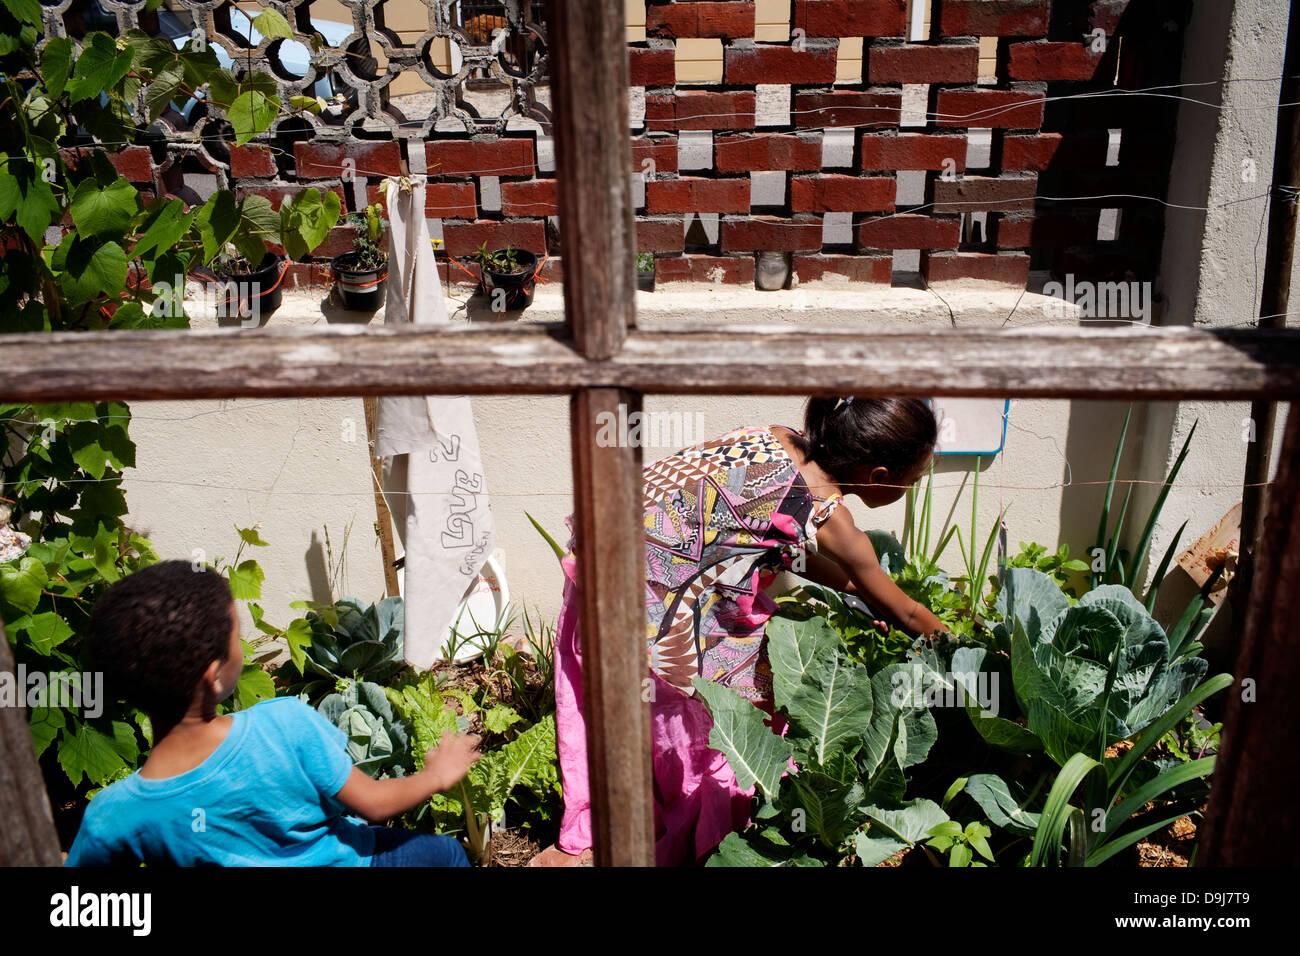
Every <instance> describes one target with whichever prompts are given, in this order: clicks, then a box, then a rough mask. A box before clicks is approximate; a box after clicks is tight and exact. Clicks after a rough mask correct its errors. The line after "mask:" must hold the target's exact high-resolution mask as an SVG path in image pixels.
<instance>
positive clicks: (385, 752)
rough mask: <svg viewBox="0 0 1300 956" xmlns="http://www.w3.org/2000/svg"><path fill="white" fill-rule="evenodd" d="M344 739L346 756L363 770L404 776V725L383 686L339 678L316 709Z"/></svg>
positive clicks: (406, 742)
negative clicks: (344, 736) (346, 745)
mask: <svg viewBox="0 0 1300 956" xmlns="http://www.w3.org/2000/svg"><path fill="white" fill-rule="evenodd" d="M316 709H317V710H318V711H319V712H320V713H321V715H322V716H323V717H324V718H325V719H326V720H328V721H329V722H330V723H332V724H333V725H334V726H336V727H338V728H339V729H340V730H341V731H343V733H344V734H346V735H347V738H348V747H347V749H348V756H349V757H351V758H352V763H353V764H354V765H355V766H356V767H357V769H358V770H361V771H362V772H363V773H365V774H367V775H369V776H371V777H374V778H375V779H380V778H382V777H404V776H406V770H407V759H408V752H409V747H410V734H409V733H408V732H407V729H406V725H405V724H404V723H403V721H402V720H401V719H400V718H399V717H398V716H397V715H396V714H394V713H393V706H392V704H391V703H390V702H389V700H388V697H387V696H386V695H385V693H384V688H382V687H380V686H379V685H378V684H372V683H369V682H368V681H346V680H345V681H340V682H339V689H338V690H337V691H336V692H335V693H333V694H329V695H328V696H326V697H325V699H324V700H322V701H321V702H320V704H319V706H318V707H317V708H316Z"/></svg>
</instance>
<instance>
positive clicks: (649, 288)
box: [636, 269, 655, 292]
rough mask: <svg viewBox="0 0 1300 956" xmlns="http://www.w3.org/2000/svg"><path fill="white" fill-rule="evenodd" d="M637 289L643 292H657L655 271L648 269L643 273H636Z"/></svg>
mask: <svg viewBox="0 0 1300 956" xmlns="http://www.w3.org/2000/svg"><path fill="white" fill-rule="evenodd" d="M636 287H637V288H638V289H640V290H641V291H642V292H653V291H654V290H655V271H654V270H653V269H648V270H646V271H644V272H642V271H641V270H640V269H638V270H637V271H636Z"/></svg>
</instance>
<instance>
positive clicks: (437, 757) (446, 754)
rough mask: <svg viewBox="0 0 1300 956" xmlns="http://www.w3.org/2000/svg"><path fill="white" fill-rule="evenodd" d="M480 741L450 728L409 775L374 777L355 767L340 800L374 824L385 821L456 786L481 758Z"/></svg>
mask: <svg viewBox="0 0 1300 956" xmlns="http://www.w3.org/2000/svg"><path fill="white" fill-rule="evenodd" d="M478 743H479V738H478V737H476V736H474V735H472V734H453V733H452V732H451V731H447V732H446V733H445V734H443V735H442V740H441V741H439V743H438V746H437V747H435V748H434V749H433V750H430V751H429V753H428V755H427V756H426V757H425V758H424V769H423V770H421V771H420V772H419V773H413V774H411V775H410V776H409V777H396V778H393V779H390V780H374V779H371V778H370V777H368V776H366V774H365V773H363V772H362V771H360V770H358V769H356V768H355V767H353V768H352V773H351V774H350V775H349V776H348V779H347V781H346V782H345V783H344V784H343V788H342V789H341V790H339V792H338V794H337V798H338V801H339V802H340V803H342V804H343V805H344V806H345V807H347V808H348V809H349V810H353V811H355V812H356V813H359V814H361V815H362V816H363V817H365V818H366V819H367V820H369V821H370V822H371V823H382V822H383V821H385V820H388V819H390V818H391V817H395V816H397V815H398V814H399V813H404V812H405V811H407V810H410V809H411V808H412V807H417V806H419V805H420V804H421V803H423V802H424V801H425V800H428V799H429V798H430V797H431V796H433V795H434V794H435V793H442V792H443V791H445V790H448V789H450V788H451V787H453V786H455V785H456V783H458V782H459V781H460V779H461V778H462V777H464V776H465V772H466V771H467V770H469V768H470V765H471V764H472V763H474V761H476V760H478V758H479V756H480V755H479V752H478Z"/></svg>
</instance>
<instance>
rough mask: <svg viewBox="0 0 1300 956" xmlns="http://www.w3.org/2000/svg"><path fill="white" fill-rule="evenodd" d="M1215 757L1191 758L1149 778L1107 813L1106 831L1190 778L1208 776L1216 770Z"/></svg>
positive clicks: (1109, 830) (1108, 831)
mask: <svg viewBox="0 0 1300 956" xmlns="http://www.w3.org/2000/svg"><path fill="white" fill-rule="evenodd" d="M1214 761H1215V758H1214V757H1202V758H1201V759H1200V760H1191V761H1188V762H1187V763H1185V764H1179V765H1178V766H1177V767H1173V768H1171V769H1169V770H1166V771H1165V772H1164V773H1162V774H1160V775H1159V776H1157V777H1154V778H1153V779H1151V780H1148V781H1147V782H1146V783H1144V784H1143V785H1142V786H1140V787H1138V788H1137V789H1136V790H1134V791H1133V793H1132V794H1131V795H1130V796H1129V797H1128V798H1127V799H1125V800H1123V801H1121V802H1120V803H1119V804H1118V805H1116V806H1115V807H1114V808H1113V809H1112V810H1111V811H1110V812H1109V813H1107V814H1106V832H1107V833H1110V832H1111V831H1112V830H1114V829H1115V828H1117V827H1118V826H1120V825H1122V824H1123V823H1124V821H1125V820H1127V819H1128V818H1129V817H1131V816H1133V814H1135V813H1137V812H1138V811H1139V810H1141V809H1142V808H1143V807H1144V806H1146V805H1147V804H1148V803H1150V802H1151V801H1152V800H1154V799H1155V798H1156V797H1158V796H1160V795H1161V794H1162V793H1165V792H1166V791H1168V790H1172V789H1173V788H1174V787H1177V786H1180V785H1182V784H1184V783H1187V782H1188V781H1189V780H1196V779H1197V778H1199V777H1207V776H1209V775H1210V774H1211V773H1213V772H1214Z"/></svg>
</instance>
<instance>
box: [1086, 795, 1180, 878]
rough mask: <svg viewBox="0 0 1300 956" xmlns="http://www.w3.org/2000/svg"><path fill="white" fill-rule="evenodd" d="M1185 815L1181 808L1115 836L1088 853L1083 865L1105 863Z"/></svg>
mask: <svg viewBox="0 0 1300 956" xmlns="http://www.w3.org/2000/svg"><path fill="white" fill-rule="evenodd" d="M1185 816H1187V810H1186V809H1180V810H1179V811H1178V812H1177V813H1175V814H1173V816H1169V817H1165V818H1164V819H1163V820H1157V821H1156V822H1155V823H1152V824H1149V825H1147V826H1143V827H1140V828H1138V829H1137V830H1133V831H1131V832H1129V833H1125V834H1124V835H1123V836H1118V837H1115V839H1113V840H1107V841H1106V842H1104V843H1102V844H1100V845H1099V846H1097V847H1095V848H1094V849H1093V851H1092V852H1091V853H1089V854H1088V858H1087V860H1086V861H1085V862H1084V864H1083V865H1084V866H1097V865H1098V864H1100V863H1105V862H1106V861H1107V860H1109V859H1110V858H1111V857H1112V856H1114V855H1115V854H1116V853H1118V852H1119V851H1120V850H1123V849H1125V848H1127V847H1130V846H1132V845H1133V844H1134V843H1136V842H1137V841H1138V840H1140V839H1142V838H1143V837H1144V836H1146V835H1147V834H1148V833H1154V832H1155V831H1156V830H1160V829H1163V828H1164V827H1167V826H1169V824H1171V823H1173V822H1175V821H1176V820H1181V819H1182V818H1183V817H1185Z"/></svg>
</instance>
